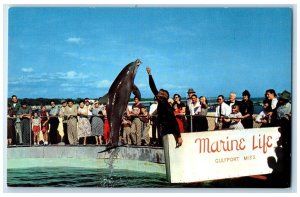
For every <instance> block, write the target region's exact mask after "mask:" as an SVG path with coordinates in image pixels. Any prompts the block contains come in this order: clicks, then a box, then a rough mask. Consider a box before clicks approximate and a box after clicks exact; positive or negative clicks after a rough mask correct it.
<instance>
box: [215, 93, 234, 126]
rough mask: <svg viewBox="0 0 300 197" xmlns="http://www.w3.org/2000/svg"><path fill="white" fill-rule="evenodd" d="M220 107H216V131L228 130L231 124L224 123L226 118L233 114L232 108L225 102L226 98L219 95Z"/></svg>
mask: <svg viewBox="0 0 300 197" xmlns="http://www.w3.org/2000/svg"><path fill="white" fill-rule="evenodd" d="M217 102H218V106H217V107H216V115H215V117H216V119H215V130H221V129H226V128H228V127H229V124H228V123H226V122H225V121H224V117H226V116H228V115H229V114H230V113H231V107H230V106H229V105H227V104H226V103H225V102H224V96H223V95H219V96H218V98H217Z"/></svg>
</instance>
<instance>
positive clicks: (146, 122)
mask: <svg viewBox="0 0 300 197" xmlns="http://www.w3.org/2000/svg"><path fill="white" fill-rule="evenodd" d="M140 120H141V121H142V125H143V126H142V128H143V139H144V141H145V143H144V145H145V146H148V145H149V144H150V136H149V129H150V115H149V113H148V112H147V108H146V106H143V107H142V108H141V116H140Z"/></svg>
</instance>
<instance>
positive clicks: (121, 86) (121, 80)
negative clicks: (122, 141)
mask: <svg viewBox="0 0 300 197" xmlns="http://www.w3.org/2000/svg"><path fill="white" fill-rule="evenodd" d="M141 63H142V62H141V61H140V60H139V59H137V60H135V61H134V62H131V63H129V64H128V65H127V66H125V67H124V68H123V70H122V71H121V72H120V73H119V75H118V76H117V78H116V79H115V80H114V82H113V83H112V85H111V87H110V88H109V91H108V93H107V94H106V95H105V96H104V97H102V98H101V99H100V101H105V100H106V103H107V105H106V111H107V118H108V121H109V126H110V146H111V147H117V146H118V142H119V132H120V128H121V122H122V116H123V114H124V112H125V111H126V108H127V105H128V102H129V99H130V94H131V92H132V93H133V94H134V95H135V96H137V97H139V98H141V93H140V91H139V89H138V88H137V86H136V85H135V84H134V78H135V75H136V72H137V69H138V67H139V65H140V64H141Z"/></svg>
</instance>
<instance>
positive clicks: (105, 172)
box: [7, 158, 268, 188]
mask: <svg viewBox="0 0 300 197" xmlns="http://www.w3.org/2000/svg"><path fill="white" fill-rule="evenodd" d="M108 162H109V160H108V159H73V158H67V159H65V158H64V159H62V158H60V159H58V158H34V159H32V158H26V159H8V160H7V186H8V187H94V188H95V187H101V188H233V187H238V188H247V187H256V188H261V187H268V186H267V185H265V184H264V183H263V182H262V181H258V180H253V179H251V178H249V177H244V178H238V179H224V180H216V181H207V182H199V183H186V184H171V183H169V182H168V181H167V177H166V171H165V165H164V164H158V163H151V162H145V161H137V160H120V159H116V160H114V162H113V165H112V166H113V168H110V167H109V163H108Z"/></svg>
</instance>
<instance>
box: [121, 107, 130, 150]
mask: <svg viewBox="0 0 300 197" xmlns="http://www.w3.org/2000/svg"><path fill="white" fill-rule="evenodd" d="M122 128H123V143H124V144H132V142H131V134H130V133H131V121H130V117H128V115H127V113H126V112H125V113H124V116H123V118H122Z"/></svg>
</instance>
